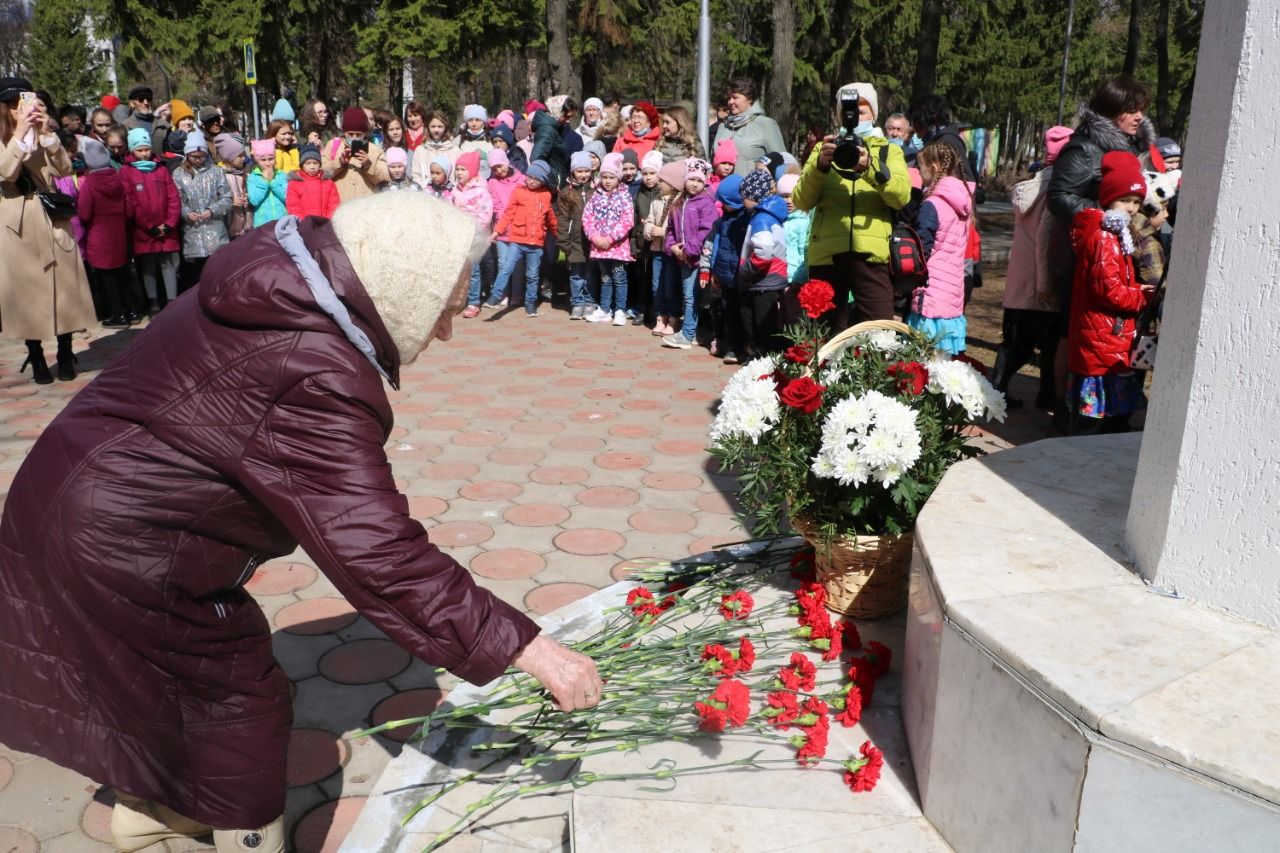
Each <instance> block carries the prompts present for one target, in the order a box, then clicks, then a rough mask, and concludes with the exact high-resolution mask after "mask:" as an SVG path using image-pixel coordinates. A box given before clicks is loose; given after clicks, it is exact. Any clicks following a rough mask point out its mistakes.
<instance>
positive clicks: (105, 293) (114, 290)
mask: <svg viewBox="0 0 1280 853" xmlns="http://www.w3.org/2000/svg"><path fill="white" fill-rule="evenodd" d="M93 276H94V278H95V279H96V280H97V284H98V291H99V292H100V293H101V294H102V299H103V305H104V307H105V308H106V310H107V317H104V318H102V319H108V318H122V317H124V316H125V314H126V313H128V311H129V306H128V305H127V304H126V297H127V296H128V287H129V268H128V267H116V268H115V269H109V270H106V269H99V268H97V267H93Z"/></svg>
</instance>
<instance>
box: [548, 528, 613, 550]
mask: <svg viewBox="0 0 1280 853" xmlns="http://www.w3.org/2000/svg"><path fill="white" fill-rule="evenodd" d="M554 542H555V545H556V547H557V548H559V549H560V550H562V551H568V552H569V553H570V554H581V555H584V556H589V555H598V554H613V553H617V552H618V551H619V550H620V549H621V548H623V547H624V546H625V545H626V544H627V540H626V538H625V537H624V536H623V535H622V534H621V533H616V532H614V531H612V530H602V529H600V528H598V527H584V528H578V529H575V530H566V531H564V532H563V533H560V534H558V535H557V536H556V538H555V540H554Z"/></svg>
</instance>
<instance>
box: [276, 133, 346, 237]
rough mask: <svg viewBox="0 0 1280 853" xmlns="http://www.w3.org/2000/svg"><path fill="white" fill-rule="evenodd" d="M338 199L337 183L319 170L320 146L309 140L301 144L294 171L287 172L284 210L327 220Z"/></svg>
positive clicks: (301, 215) (331, 215)
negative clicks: (287, 181)
mask: <svg viewBox="0 0 1280 853" xmlns="http://www.w3.org/2000/svg"><path fill="white" fill-rule="evenodd" d="M339 200H340V199H339V198H338V187H337V185H336V184H334V182H333V181H332V180H331V179H330V178H329V176H328V175H326V174H324V173H323V172H321V170H320V149H319V148H318V147H316V146H315V145H312V144H311V143H307V144H306V145H303V146H302V148H301V149H299V152H298V171H296V172H293V173H291V174H290V175H289V188H288V189H287V190H286V191H285V201H284V207H285V210H287V211H288V212H289V213H291V214H293V215H294V216H296V217H298V218H299V219H301V218H302V217H304V216H323V217H324V218H325V219H331V218H332V217H333V212H334V211H335V210H337V209H338V202H339Z"/></svg>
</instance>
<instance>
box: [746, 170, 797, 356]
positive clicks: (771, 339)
mask: <svg viewBox="0 0 1280 853" xmlns="http://www.w3.org/2000/svg"><path fill="white" fill-rule="evenodd" d="M741 191H742V203H743V206H744V207H745V208H746V209H747V212H748V213H749V214H750V216H751V219H750V223H749V225H748V226H747V238H746V244H745V245H744V246H743V251H742V260H741V263H740V264H739V265H738V289H739V293H738V305H739V313H740V315H741V317H742V335H743V344H744V348H745V349H746V350H747V354H748V355H749V356H750V357H751V358H756V357H758V356H761V355H765V354H766V353H770V352H774V351H777V350H780V349H781V348H782V347H783V345H784V341H783V339H782V336H781V335H780V334H779V333H780V332H781V330H782V323H781V302H782V294H783V292H784V291H785V290H786V288H787V233H786V221H787V203H786V201H784V200H783V199H782V197H781V196H779V195H778V194H777V193H775V192H774V183H773V179H772V178H771V177H770V176H769V173H768V172H762V171H760V170H756V171H755V172H752V173H751V174H749V175H747V176H746V177H745V178H743V179H742V190H741Z"/></svg>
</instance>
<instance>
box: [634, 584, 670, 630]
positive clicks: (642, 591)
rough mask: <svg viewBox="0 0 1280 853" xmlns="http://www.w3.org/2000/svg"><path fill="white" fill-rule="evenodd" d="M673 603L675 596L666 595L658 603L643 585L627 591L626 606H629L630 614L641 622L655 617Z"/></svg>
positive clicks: (668, 608)
mask: <svg viewBox="0 0 1280 853" xmlns="http://www.w3.org/2000/svg"><path fill="white" fill-rule="evenodd" d="M675 603H676V597H675V596H674V595H668V596H667V597H666V598H664V599H662V603H660V604H659V603H658V602H656V601H654V600H653V593H652V592H650V591H649V590H648V589H647V588H645V587H643V586H638V587H636V588H635V589H633V590H631V592H629V593H627V606H628V607H630V608H631V615H632V616H634V617H636V618H637V619H639V620H640V621H641V622H645V621H648V620H652V619H657V618H658V617H659V616H661V615H662V614H663V613H664V612H665V611H667V610H670V609H671V608H672V607H674V606H675Z"/></svg>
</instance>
